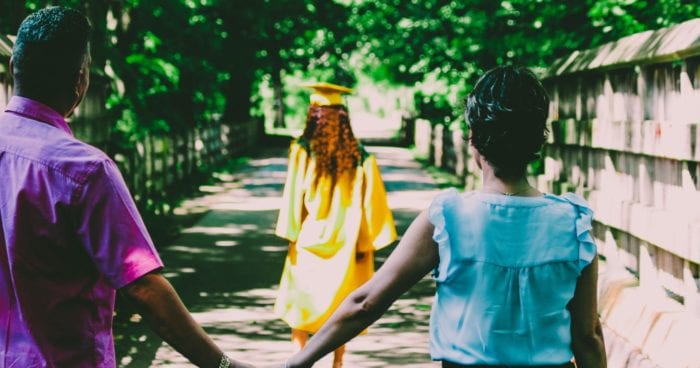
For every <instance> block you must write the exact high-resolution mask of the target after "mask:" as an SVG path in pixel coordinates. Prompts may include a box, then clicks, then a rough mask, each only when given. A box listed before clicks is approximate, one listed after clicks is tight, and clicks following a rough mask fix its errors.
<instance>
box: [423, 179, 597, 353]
mask: <svg viewBox="0 0 700 368" xmlns="http://www.w3.org/2000/svg"><path fill="white" fill-rule="evenodd" d="M428 214H429V218H430V222H431V223H432V224H433V225H434V226H435V232H434V234H433V239H434V240H435V242H436V243H437V244H438V247H439V254H440V263H439V265H438V267H437V268H436V269H435V274H434V276H435V280H436V282H437V294H436V298H435V303H434V305H433V309H432V315H431V318H430V354H431V356H432V358H433V360H448V361H451V362H454V363H460V364H506V365H546V364H561V363H565V362H568V361H570V360H571V359H572V358H573V353H572V351H571V346H570V345H571V331H570V329H571V316H570V314H569V311H568V310H567V309H566V305H567V304H568V303H569V301H570V300H571V298H572V297H573V295H574V290H575V289H576V281H577V279H578V277H579V275H580V274H581V271H582V270H583V268H584V267H586V266H587V265H588V264H590V263H591V261H592V260H593V258H594V257H595V254H596V247H595V243H594V242H593V238H592V237H591V234H590V230H591V220H592V215H593V212H592V211H591V209H590V208H589V207H588V205H587V204H586V203H585V201H584V200H583V199H582V198H581V197H579V196H577V195H575V194H571V193H567V194H564V195H562V196H555V195H550V194H545V195H543V196H540V197H517V196H505V195H500V194H489V193H483V192H469V193H465V194H460V193H458V192H457V191H455V190H448V191H446V192H443V193H441V194H439V195H438V196H437V197H436V198H435V199H434V201H433V203H432V204H431V205H430V209H429V211H428Z"/></svg>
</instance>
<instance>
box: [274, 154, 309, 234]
mask: <svg viewBox="0 0 700 368" xmlns="http://www.w3.org/2000/svg"><path fill="white" fill-rule="evenodd" d="M307 159H308V154H307V153H306V150H305V149H303V148H302V147H301V146H300V145H299V144H297V143H292V145H291V146H290V147H289V163H288V166H287V179H286V180H285V183H284V191H283V194H282V203H281V206H280V213H279V217H278V218H277V227H276V228H275V234H276V235H277V236H279V237H281V238H285V239H287V240H290V241H296V240H297V238H298V237H299V230H300V229H301V221H302V220H303V219H302V218H301V217H302V208H303V204H304V178H305V177H306V167H307V165H306V161H307Z"/></svg>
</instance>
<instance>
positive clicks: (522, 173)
mask: <svg viewBox="0 0 700 368" xmlns="http://www.w3.org/2000/svg"><path fill="white" fill-rule="evenodd" d="M548 104H549V102H548V98H547V95H546V93H545V91H544V89H543V87H542V85H541V84H540V83H539V81H538V80H537V79H536V78H535V76H534V75H533V74H532V73H531V72H530V71H528V70H527V69H522V68H515V67H510V66H506V67H498V68H495V69H493V70H490V71H488V72H487V73H486V74H484V75H483V76H482V77H481V79H480V80H479V81H478V82H477V84H476V86H475V87H474V90H473V92H472V93H471V94H470V96H469V97H468V99H467V116H466V117H467V120H468V122H469V125H470V141H471V152H472V154H473V155H474V158H475V160H476V163H477V164H478V166H479V168H480V169H481V170H482V174H483V175H482V187H481V189H480V190H478V191H474V192H469V193H465V194H459V193H457V192H456V191H454V190H452V191H447V192H445V193H442V194H441V195H439V196H438V197H437V198H435V200H434V201H433V203H432V204H431V205H430V207H429V209H428V210H427V211H426V212H423V213H421V214H420V215H419V216H418V217H417V218H416V219H415V220H414V222H413V223H412V224H411V226H410V227H409V229H408V230H407V231H406V234H405V235H404V236H403V239H402V240H401V242H400V243H399V245H398V247H397V248H396V250H395V251H394V252H393V253H392V254H391V256H390V257H389V259H388V260H387V261H386V263H385V264H384V265H383V266H382V268H381V269H380V270H379V271H378V272H377V274H376V275H375V276H374V277H373V278H372V279H371V280H370V281H369V282H367V283H366V284H364V285H363V286H362V287H360V288H359V289H357V290H356V291H355V292H353V293H352V294H351V295H350V296H349V297H348V298H347V299H345V301H344V302H343V303H342V304H341V306H340V307H339V308H338V310H337V311H336V312H335V313H334V314H333V316H331V317H330V318H329V320H328V322H327V323H326V324H325V325H324V326H323V328H322V329H321V330H319V331H318V333H317V334H316V335H315V336H314V337H313V339H311V340H310V342H309V344H308V345H307V346H306V348H304V349H303V350H302V351H301V352H299V353H297V354H296V355H295V356H293V357H292V358H291V359H289V360H288V361H287V363H286V366H287V367H310V366H311V365H312V364H313V362H315V361H316V360H318V359H319V358H321V357H322V356H323V355H324V354H326V353H327V352H329V351H330V350H332V349H333V348H335V347H336V346H339V345H341V344H343V343H344V342H345V341H347V340H348V339H350V338H352V337H353V336H355V335H356V334H357V333H359V332H360V331H362V330H364V329H365V328H367V326H369V325H370V324H371V323H372V322H373V321H375V320H376V319H378V318H379V317H380V316H381V315H382V314H383V313H384V312H385V311H386V310H387V309H388V308H389V306H390V305H391V304H392V303H393V302H394V301H395V300H396V299H397V298H398V297H399V296H400V295H401V294H402V293H403V292H404V291H406V290H407V289H409V288H410V287H411V286H412V285H414V284H415V283H416V282H418V281H419V280H420V279H421V278H422V277H423V276H425V275H426V274H427V273H428V272H429V271H430V270H434V277H435V281H436V283H437V293H436V298H435V303H434V305H433V308H432V314H431V321H430V340H431V341H430V353H431V356H432V359H433V360H438V361H442V366H443V367H490V366H523V367H573V364H572V363H571V360H572V359H574V358H575V360H576V364H577V366H578V367H586V368H588V367H595V368H600V367H605V366H606V360H605V350H604V345H603V336H602V332H601V326H600V321H599V318H598V316H597V313H596V309H597V306H596V282H597V268H598V263H597V258H596V247H595V244H594V242H593V238H592V237H591V234H590V230H591V220H592V218H591V216H592V211H591V209H590V208H589V207H588V206H587V204H586V203H585V202H584V201H583V199H581V198H580V197H578V196H576V195H574V194H565V195H562V196H555V195H551V194H543V193H540V192H539V191H538V190H537V189H535V188H534V187H532V186H531V185H530V184H529V183H528V181H527V178H526V168H527V164H528V163H529V162H531V161H532V160H534V159H535V158H536V157H537V156H538V152H539V150H540V149H541V146H542V144H543V143H544V140H545V136H546V127H545V122H546V119H547V110H548Z"/></svg>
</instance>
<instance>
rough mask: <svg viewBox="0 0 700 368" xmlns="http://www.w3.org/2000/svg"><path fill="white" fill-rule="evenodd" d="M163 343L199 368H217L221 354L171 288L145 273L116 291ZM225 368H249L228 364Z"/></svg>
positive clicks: (233, 362) (154, 274)
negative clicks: (133, 306)
mask: <svg viewBox="0 0 700 368" xmlns="http://www.w3.org/2000/svg"><path fill="white" fill-rule="evenodd" d="M120 291H121V293H122V294H123V295H124V296H126V297H127V298H128V299H129V300H131V301H132V302H133V303H134V305H135V306H136V308H137V310H138V311H139V313H140V314H141V316H142V317H143V318H144V319H145V320H146V322H148V324H149V325H150V326H151V328H153V330H154V331H155V332H156V333H157V334H158V336H160V337H161V338H162V339H163V340H164V341H165V342H167V343H168V344H170V345H171V346H172V347H173V348H175V350H177V351H178V352H180V354H182V355H183V356H185V357H186V358H187V359H189V360H190V362H192V363H193V364H194V365H196V366H198V367H203V368H217V367H219V363H220V362H221V359H222V357H223V356H224V353H223V352H222V351H221V349H219V348H218V347H217V346H216V345H215V344H214V342H213V341H212V340H211V338H209V336H207V334H206V333H205V332H204V330H203V329H202V328H201V327H200V326H199V325H198V324H197V322H195V321H194V319H193V318H192V316H191V315H190V313H189V312H188V311H187V308H185V305H184V304H183V303H182V301H181V300H180V297H179V296H178V295H177V292H176V291H175V289H174V288H173V287H172V285H171V284H170V283H169V282H168V280H166V279H165V277H163V276H162V275H160V274H159V273H149V274H146V275H144V276H142V277H141V278H139V279H137V280H136V281H134V282H132V283H130V284H128V285H126V286H124V287H123V288H121V289H120ZM229 367H251V366H249V365H247V364H243V363H240V362H236V361H234V360H231V365H230V366H229Z"/></svg>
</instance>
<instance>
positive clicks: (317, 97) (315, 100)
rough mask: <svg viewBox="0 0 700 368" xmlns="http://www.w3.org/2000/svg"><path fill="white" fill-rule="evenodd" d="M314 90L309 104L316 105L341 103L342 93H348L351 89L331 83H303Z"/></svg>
mask: <svg viewBox="0 0 700 368" xmlns="http://www.w3.org/2000/svg"><path fill="white" fill-rule="evenodd" d="M302 86H304V87H309V88H311V89H313V90H314V93H313V94H311V104H312V105H317V106H329V105H342V104H343V98H342V96H341V94H342V93H350V92H352V90H351V89H350V88H347V87H343V86H339V85H337V84H332V83H311V84H303V85H302Z"/></svg>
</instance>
